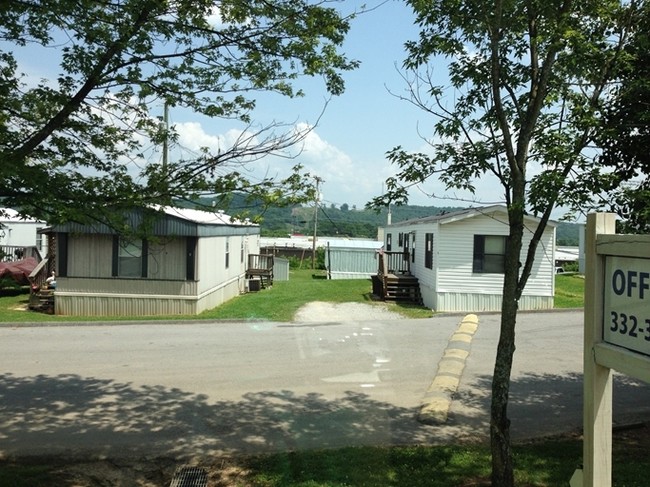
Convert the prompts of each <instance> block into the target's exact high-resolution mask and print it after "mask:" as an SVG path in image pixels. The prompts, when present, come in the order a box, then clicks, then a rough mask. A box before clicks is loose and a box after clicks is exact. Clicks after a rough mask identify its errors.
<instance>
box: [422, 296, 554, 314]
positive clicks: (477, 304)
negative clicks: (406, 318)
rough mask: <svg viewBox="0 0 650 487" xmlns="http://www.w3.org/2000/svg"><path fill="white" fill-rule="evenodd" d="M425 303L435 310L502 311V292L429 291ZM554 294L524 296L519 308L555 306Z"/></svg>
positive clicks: (424, 299) (548, 307)
mask: <svg viewBox="0 0 650 487" xmlns="http://www.w3.org/2000/svg"><path fill="white" fill-rule="evenodd" d="M423 301H424V305H425V306H427V307H429V308H431V309H433V310H434V311H453V312H455V311H458V312H470V313H478V312H481V311H501V302H502V296H501V294H474V293H435V294H431V293H429V294H428V296H425V295H423ZM553 302H554V300H553V296H522V297H521V299H520V300H519V310H521V311H533V310H544V309H552V308H553Z"/></svg>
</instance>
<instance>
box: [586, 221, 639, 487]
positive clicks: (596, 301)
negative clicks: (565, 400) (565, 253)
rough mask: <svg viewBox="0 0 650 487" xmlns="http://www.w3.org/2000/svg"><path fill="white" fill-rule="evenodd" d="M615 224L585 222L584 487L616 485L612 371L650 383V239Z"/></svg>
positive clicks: (608, 222)
mask: <svg viewBox="0 0 650 487" xmlns="http://www.w3.org/2000/svg"><path fill="white" fill-rule="evenodd" d="M615 223H616V219H615V215H613V214H610V213H600V214H591V215H589V216H588V217H587V234H586V255H585V258H586V260H585V264H586V267H585V311H584V314H585V323H584V326H585V329H584V417H583V421H584V446H583V455H584V458H583V462H584V465H583V467H584V470H583V485H584V487H610V486H611V485H612V370H617V371H619V372H622V373H624V374H627V375H629V376H632V377H634V378H636V379H639V380H644V381H646V382H650V235H616V234H615Z"/></svg>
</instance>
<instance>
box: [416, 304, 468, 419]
mask: <svg viewBox="0 0 650 487" xmlns="http://www.w3.org/2000/svg"><path fill="white" fill-rule="evenodd" d="M477 329H478V316H476V315H475V314H469V315H467V316H465V317H464V318H463V319H462V320H461V322H460V323H459V324H458V328H457V329H456V331H455V332H454V334H453V335H452V336H451V338H450V339H449V343H448V344H447V348H446V349H445V351H444V353H443V356H442V359H441V360H440V362H439V363H438V371H437V373H436V376H435V377H434V378H433V381H432V382H431V385H430V386H429V389H428V390H427V393H426V395H425V398H424V399H423V401H422V404H421V406H420V411H419V414H418V420H419V421H420V422H422V423H426V424H442V423H445V422H447V418H448V415H449V409H450V408H451V397H452V394H454V393H455V392H456V391H457V390H458V386H459V385H460V379H461V377H462V375H463V370H464V369H465V362H466V360H467V357H468V356H469V351H468V350H464V349H462V348H459V347H457V346H452V345H451V343H452V342H463V343H467V344H471V343H472V338H473V337H474V333H476V330H477Z"/></svg>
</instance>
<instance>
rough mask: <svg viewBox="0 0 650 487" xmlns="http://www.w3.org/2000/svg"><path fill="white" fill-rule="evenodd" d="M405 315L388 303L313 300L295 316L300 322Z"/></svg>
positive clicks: (399, 317)
mask: <svg viewBox="0 0 650 487" xmlns="http://www.w3.org/2000/svg"><path fill="white" fill-rule="evenodd" d="M403 318H404V317H403V316H402V315H401V314H399V313H396V312H394V311H391V310H390V309H389V307H388V305H387V304H386V303H375V304H366V303H326V302H323V301H313V302H311V303H308V304H306V305H304V306H303V307H302V308H300V309H299V310H298V312H297V313H296V315H295V316H294V321H296V322H300V323H314V322H324V321H327V322H339V323H340V322H345V321H377V320H398V319H403Z"/></svg>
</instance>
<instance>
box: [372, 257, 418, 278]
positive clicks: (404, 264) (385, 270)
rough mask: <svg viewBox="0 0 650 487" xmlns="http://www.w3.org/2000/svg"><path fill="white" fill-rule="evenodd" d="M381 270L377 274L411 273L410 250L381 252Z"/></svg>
mask: <svg viewBox="0 0 650 487" xmlns="http://www.w3.org/2000/svg"><path fill="white" fill-rule="evenodd" d="M379 256H380V259H379V270H378V272H377V274H379V275H381V276H385V275H387V274H410V273H411V260H410V259H409V253H408V252H385V251H384V252H380V253H379Z"/></svg>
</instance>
